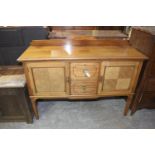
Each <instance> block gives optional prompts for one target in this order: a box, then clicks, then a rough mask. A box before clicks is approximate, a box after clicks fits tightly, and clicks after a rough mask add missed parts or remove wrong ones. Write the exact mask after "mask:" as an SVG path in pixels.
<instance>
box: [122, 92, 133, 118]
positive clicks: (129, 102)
mask: <svg viewBox="0 0 155 155" xmlns="http://www.w3.org/2000/svg"><path fill="white" fill-rule="evenodd" d="M132 99H133V95H129V96H128V98H127V101H126V105H125V108H124V116H126V115H127V114H128V111H129V108H130V105H131V103H132Z"/></svg>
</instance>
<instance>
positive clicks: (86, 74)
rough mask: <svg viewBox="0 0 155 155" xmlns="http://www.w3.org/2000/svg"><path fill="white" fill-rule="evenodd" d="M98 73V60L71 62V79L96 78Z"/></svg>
mask: <svg viewBox="0 0 155 155" xmlns="http://www.w3.org/2000/svg"><path fill="white" fill-rule="evenodd" d="M98 73H99V63H98V62H86V63H82V62H79V63H78V62H77V63H71V79H74V80H97V79H98Z"/></svg>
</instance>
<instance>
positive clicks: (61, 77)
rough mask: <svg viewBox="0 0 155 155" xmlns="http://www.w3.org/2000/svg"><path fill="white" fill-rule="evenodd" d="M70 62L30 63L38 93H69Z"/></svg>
mask: <svg viewBox="0 0 155 155" xmlns="http://www.w3.org/2000/svg"><path fill="white" fill-rule="evenodd" d="M67 65H68V64H67V63H62V62H55V63H54V62H43V63H40V62H39V63H29V64H28V68H29V77H30V80H31V82H32V85H33V87H32V88H31V89H32V90H33V93H34V94H36V95H54V96H59V95H61V96H63V95H67V93H68V86H67V85H68V84H67V83H66V82H67V81H66V78H68V76H69V75H68V66H67Z"/></svg>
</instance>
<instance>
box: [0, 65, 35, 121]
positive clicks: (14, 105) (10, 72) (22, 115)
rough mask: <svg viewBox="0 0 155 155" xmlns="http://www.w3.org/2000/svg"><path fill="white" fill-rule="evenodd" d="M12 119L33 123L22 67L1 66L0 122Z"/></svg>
mask: <svg viewBox="0 0 155 155" xmlns="http://www.w3.org/2000/svg"><path fill="white" fill-rule="evenodd" d="M15 81H16V82H15ZM10 121H13V122H15V121H24V122H27V123H32V114H31V106H30V100H29V97H28V92H27V89H26V86H25V79H24V74H23V69H22V67H13V66H12V67H0V122H10Z"/></svg>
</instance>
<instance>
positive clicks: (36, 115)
mask: <svg viewBox="0 0 155 155" xmlns="http://www.w3.org/2000/svg"><path fill="white" fill-rule="evenodd" d="M36 101H37V99H36V98H31V103H32V108H33V112H34V115H35V118H36V119H39V114H38V109H37V105H36V104H37V103H36Z"/></svg>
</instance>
